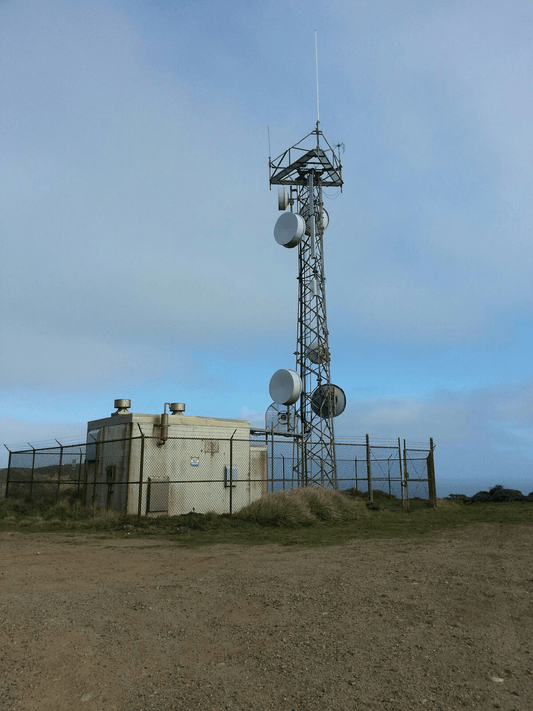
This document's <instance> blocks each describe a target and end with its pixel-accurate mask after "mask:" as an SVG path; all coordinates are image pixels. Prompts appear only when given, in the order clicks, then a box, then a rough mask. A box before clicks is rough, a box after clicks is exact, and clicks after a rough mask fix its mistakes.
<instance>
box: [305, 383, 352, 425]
mask: <svg viewBox="0 0 533 711" xmlns="http://www.w3.org/2000/svg"><path fill="white" fill-rule="evenodd" d="M345 407H346V395H345V394H344V390H343V389H342V388H339V386H338V385H319V386H318V388H317V389H316V390H315V391H314V392H313V394H312V395H311V409H312V410H313V412H314V413H315V415H318V416H319V417H322V418H323V419H325V420H327V419H329V418H330V417H338V416H339V415H341V414H342V413H343V412H344V408H345Z"/></svg>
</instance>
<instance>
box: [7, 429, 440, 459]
mask: <svg viewBox="0 0 533 711" xmlns="http://www.w3.org/2000/svg"><path fill="white" fill-rule="evenodd" d="M259 433H261V434H262V435H263V436H265V435H266V436H267V439H268V441H270V442H272V441H273V442H274V444H276V443H277V444H282V443H286V442H290V441H291V440H293V441H294V440H297V439H299V438H300V435H297V434H294V433H292V434H283V433H281V435H280V433H277V432H274V435H273V438H272V433H271V432H269V431H268V430H257V429H251V430H250V439H248V438H239V437H217V436H213V435H210V436H209V437H206V436H203V437H188V436H183V435H182V436H173V435H170V436H169V437H167V441H168V440H173V441H174V440H188V441H205V440H206V439H209V440H213V441H218V442H229V441H233V442H249V443H250V444H252V445H253V444H263V443H264V442H265V440H264V439H261V440H259V439H253V438H254V437H258V435H259ZM279 435H280V436H281V437H282V439H277V437H278V436H279ZM143 437H144V439H146V440H160V437H158V436H154V435H145V434H135V435H134V434H133V433H132V434H131V435H130V436H127V437H116V438H111V439H106V440H98V439H93V440H92V441H91V440H88V439H84V440H83V441H81V442H80V441H78V442H74V443H65V444H63V443H61V442H59V441H57V440H56V441H55V443H54V444H50V445H49V446H43V447H36V446H35V447H34V446H33V445H32V444H30V443H29V442H28V443H27V445H28V446H29V448H24V449H22V448H21V449H11V447H19V446H20V447H22V445H17V444H15V445H7V444H4V447H5V448H6V449H7V450H8V452H9V453H10V454H32V453H34V452H39V453H42V454H45V453H49V454H58V453H59V452H60V451H62V450H68V449H83V448H84V447H86V446H87V445H90V446H96V445H103V444H112V443H114V442H126V441H132V440H138V439H142V438H143ZM35 444H38V442H36V443H35ZM415 444H422V443H418V442H413V443H407V446H406V447H405V451H406V452H427V453H429V452H430V451H431V448H430V446H429V445H427V446H424V447H423V448H417V447H415V446H413V445H415ZM369 445H370V448H371V449H372V450H378V449H390V450H396V451H398V443H394V444H393V443H392V442H391V440H379V439H376V440H370V442H369ZM335 446H336V447H337V448H342V447H366V440H361V441H355V438H353V440H352V441H347V440H346V439H342V440H339V439H337V441H336V442H335Z"/></svg>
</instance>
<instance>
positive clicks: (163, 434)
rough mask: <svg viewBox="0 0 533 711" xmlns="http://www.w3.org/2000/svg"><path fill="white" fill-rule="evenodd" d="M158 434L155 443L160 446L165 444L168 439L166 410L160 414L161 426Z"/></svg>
mask: <svg viewBox="0 0 533 711" xmlns="http://www.w3.org/2000/svg"><path fill="white" fill-rule="evenodd" d="M159 435H160V439H159V442H158V443H157V444H158V446H159V447H160V446H161V445H162V444H165V442H166V441H167V439H168V414H167V413H166V412H164V413H163V414H162V415H161V428H160V433H159Z"/></svg>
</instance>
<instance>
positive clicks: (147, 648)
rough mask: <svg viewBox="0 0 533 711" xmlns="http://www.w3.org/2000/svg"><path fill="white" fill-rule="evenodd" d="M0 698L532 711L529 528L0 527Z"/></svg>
mask: <svg viewBox="0 0 533 711" xmlns="http://www.w3.org/2000/svg"><path fill="white" fill-rule="evenodd" d="M0 572H1V575H0V589H1V597H0V709H1V711H7V710H8V709H9V710H11V709H16V710H17V711H22V710H24V711H33V710H39V711H72V710H73V709H75V710H76V709H82V710H85V709H86V711H141V710H143V709H144V710H146V711H148V710H150V711H155V710H156V709H157V710H158V711H166V710H167V709H168V710H176V711H178V710H179V711H181V710H183V711H185V710H187V711H194V710H195V709H201V710H202V711H215V710H216V711H219V710H220V709H233V710H234V711H242V710H244V709H247V710H250V711H251V710H253V711H263V709H264V710H266V709H273V710H276V711H292V710H295V711H324V710H329V709H332V710H335V711H343V710H345V709H346V710H350V711H353V710H359V709H361V710H363V709H364V710H366V709H379V710H380V711H416V710H417V709H440V710H441V711H456V710H458V709H462V708H465V709H469V710H470V711H476V710H478V709H479V710H480V711H481V710H483V711H486V710H487V709H494V708H500V709H502V710H504V711H512V710H513V709H515V710H516V711H531V709H533V525H522V526H517V527H497V526H489V525H478V526H474V527H470V528H466V529H463V530H461V531H453V532H444V533H435V534H432V535H429V536H419V537H418V538H409V539H393V540H371V541H357V540H356V541H353V542H350V543H348V544H346V545H343V546H336V547H331V548H300V547H297V546H295V547H281V546H274V545H265V546H255V547H243V546H239V547H235V546H228V545H220V546H211V547H208V548H201V549H195V550H185V549H182V548H179V547H177V546H175V545H173V544H172V543H168V542H166V541H162V540H157V541H156V540H123V539H110V538H107V539H103V538H98V537H94V536H82V535H79V536H77V535H75V536H67V535H65V534H27V535H24V534H19V533H16V534H5V533H4V534H0Z"/></svg>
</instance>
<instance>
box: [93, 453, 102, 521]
mask: <svg viewBox="0 0 533 711" xmlns="http://www.w3.org/2000/svg"><path fill="white" fill-rule="evenodd" d="M99 451H100V442H99V441H98V440H96V449H95V453H94V476H93V494H92V497H91V508H92V510H93V516H94V514H95V511H96V480H97V479H98V463H99V461H100V458H99V456H98V454H99Z"/></svg>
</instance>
